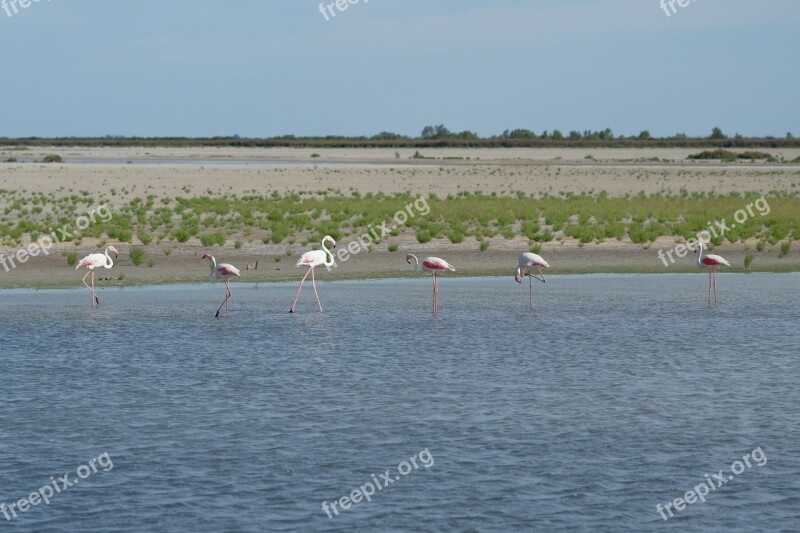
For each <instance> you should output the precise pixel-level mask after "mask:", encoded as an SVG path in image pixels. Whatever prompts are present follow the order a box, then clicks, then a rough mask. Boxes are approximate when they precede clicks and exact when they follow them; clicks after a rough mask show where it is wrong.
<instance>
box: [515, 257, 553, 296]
mask: <svg viewBox="0 0 800 533" xmlns="http://www.w3.org/2000/svg"><path fill="white" fill-rule="evenodd" d="M539 267H546V268H550V265H548V264H547V261H545V260H544V259H542V256H540V255H538V254H535V253H533V252H525V253H521V254H519V266H518V267H517V273H516V274H515V275H514V281H516V282H517V283H522V276H528V308H529V309H533V279H534V278H536V279H538V280H539V281H541V282H542V283H547V279H546V278H545V277H544V274H542V270H541V269H540V268H539ZM534 268H535V269H536V270H538V271H539V275H540V276H541V278H539V277H537V276H536V275H534V274H532V273H531V270H532V269H534Z"/></svg>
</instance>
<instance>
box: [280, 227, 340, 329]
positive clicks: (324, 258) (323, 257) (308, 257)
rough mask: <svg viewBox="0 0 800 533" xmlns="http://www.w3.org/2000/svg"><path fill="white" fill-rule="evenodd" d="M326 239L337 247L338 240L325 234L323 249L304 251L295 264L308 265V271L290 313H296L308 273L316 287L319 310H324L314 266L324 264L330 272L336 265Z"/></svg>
mask: <svg viewBox="0 0 800 533" xmlns="http://www.w3.org/2000/svg"><path fill="white" fill-rule="evenodd" d="M325 241H331V244H333V247H334V248H336V240H335V239H334V238H333V237H331V236H330V235H325V236H324V237H323V238H322V250H311V251H310V252H306V253H304V254H303V255H302V256H301V257H300V259H298V260H297V263H296V264H295V265H294V266H298V267H299V266H307V267H308V272H306V275H305V276H303V279H301V280H300V287H299V288H298V289H297V296H296V297H295V299H294V303H293V304H292V308H291V309H289V312H290V313H294V309H295V307H296V306H297V300H298V299H299V298H300V291H302V290H303V282H305V280H306V278H307V277H308V274H309V273H310V274H311V286H312V287H314V295H315V296H316V297H317V305H319V312H320V313H321V312H322V303H320V301H319V293H317V282H316V280H315V279H314V268H315V267H318V266H320V265H324V266H325V268H327V269H328V272H330V271H331V267H332V266H336V261H334V258H333V252H331V251H330V250H328V249H327V248H326V247H325ZM328 256H330V260H328Z"/></svg>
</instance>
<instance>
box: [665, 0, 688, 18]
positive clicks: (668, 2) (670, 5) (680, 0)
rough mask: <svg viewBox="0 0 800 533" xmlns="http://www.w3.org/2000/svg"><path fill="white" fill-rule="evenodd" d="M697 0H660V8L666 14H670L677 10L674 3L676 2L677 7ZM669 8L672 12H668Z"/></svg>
mask: <svg viewBox="0 0 800 533" xmlns="http://www.w3.org/2000/svg"><path fill="white" fill-rule="evenodd" d="M696 1H697V0H661V3H660V5H661V9H663V10H664V13H666V15H667V16H668V17H669V16H672V15H674V14H675V13H677V12H678V9H677V8H676V7H675V4H678V6H679V7H686V6H688V5H689V4H690V3H692V2H696ZM670 10H671V11H672V13H670Z"/></svg>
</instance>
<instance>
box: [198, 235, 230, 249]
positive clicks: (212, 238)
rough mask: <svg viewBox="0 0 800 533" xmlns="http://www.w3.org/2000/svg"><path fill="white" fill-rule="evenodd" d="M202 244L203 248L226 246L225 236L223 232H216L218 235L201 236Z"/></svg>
mask: <svg viewBox="0 0 800 533" xmlns="http://www.w3.org/2000/svg"><path fill="white" fill-rule="evenodd" d="M200 243H201V244H202V245H203V246H214V245H215V244H219V245H220V246H224V245H225V234H224V233H221V232H216V233H207V234H206V235H200Z"/></svg>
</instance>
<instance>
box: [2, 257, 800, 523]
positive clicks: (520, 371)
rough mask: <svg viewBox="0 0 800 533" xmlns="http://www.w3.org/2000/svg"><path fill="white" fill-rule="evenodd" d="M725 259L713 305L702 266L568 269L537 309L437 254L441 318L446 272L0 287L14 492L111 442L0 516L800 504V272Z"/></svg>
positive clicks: (67, 519)
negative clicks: (218, 313) (608, 271)
mask: <svg viewBox="0 0 800 533" xmlns="http://www.w3.org/2000/svg"><path fill="white" fill-rule="evenodd" d="M718 279H719V283H718V286H719V295H720V304H719V305H717V306H709V305H707V303H706V292H705V291H706V280H707V276H705V275H704V274H703V273H699V274H690V275H627V276H623V275H586V276H550V277H548V283H547V284H541V283H537V285H536V286H535V287H534V289H535V294H534V304H535V308H534V310H533V311H529V310H528V307H527V296H528V295H527V289H528V288H527V287H525V286H524V285H522V286H520V285H517V284H516V283H514V282H513V279H512V278H511V277H510V276H509V277H504V278H479V279H467V278H447V277H442V279H441V281H440V294H439V307H440V313H439V316H438V317H436V318H434V317H432V316H431V313H430V305H431V282H430V280H429V279H408V280H379V281H347V282H320V283H319V284H318V287H319V293H320V298H321V300H322V304H323V306H324V308H325V312H324V313H322V314H321V313H319V312H318V311H317V310H316V309H315V306H316V303H315V301H314V299H313V292H312V291H311V287H310V286H307V288H306V289H305V290H304V293H303V296H302V297H301V301H300V304H299V305H298V313H296V314H294V315H291V314H289V313H288V309H289V306H290V304H291V302H292V300H293V298H294V292H295V290H296V286H295V285H294V284H260V285H255V284H247V283H234V284H232V286H233V299H232V306H231V316H230V318H229V319H224V318H223V319H214V318H213V312H214V310H215V309H216V306H217V305H219V302H220V301H221V300H222V297H223V293H224V289H223V287H222V285H219V284H218V285H213V284H203V285H191V286H163V287H146V288H125V289H105V290H100V291H99V295H100V298H101V302H102V305H101V306H100V307H98V308H97V309H92V308H90V307H89V298H88V293H87V291H85V289H84V290H78V289H76V290H47V291H38V292H36V291H31V290H12V291H0V347H2V348H0V364H2V366H1V367H0V368H2V370H3V374H2V388H0V391H2V392H0V399H1V400H2V409H0V464H2V465H3V468H2V469H1V472H2V473H0V502H4V503H5V504H6V506H8V505H10V504H11V503H13V502H16V501H17V500H19V499H20V498H24V497H27V496H28V495H29V494H30V493H31V492H34V491H37V490H38V489H39V488H40V487H42V486H44V485H46V484H48V483H50V476H54V477H59V476H63V474H65V473H68V474H70V476H69V479H70V480H72V481H75V480H77V479H78V476H77V475H76V470H77V469H78V467H80V466H81V465H85V464H88V462H89V461H90V460H91V459H93V458H97V457H99V456H101V455H102V454H104V453H107V454H108V458H110V460H111V461H113V467H112V468H110V469H108V471H103V469H100V468H98V471H97V472H94V473H91V474H90V475H88V476H86V477H85V479H80V480H79V481H80V483H79V484H77V485H74V486H72V487H69V488H68V489H66V490H64V491H63V492H61V493H58V494H55V495H54V496H53V497H52V498H51V501H50V503H49V505H44V504H43V503H40V504H39V505H37V506H36V507H32V508H30V509H29V510H28V511H27V512H25V513H19V512H18V516H17V517H16V518H12V519H11V520H10V521H6V520H5V518H4V517H3V515H2V514H0V528H3V529H4V530H10V531H58V530H61V529H68V530H76V531H78V530H79V531H98V532H99V531H104V532H106V531H132V530H133V531H139V530H153V531H222V530H227V531H265V530H270V531H311V530H332V531H353V530H366V531H384V530H392V531H399V530H406V531H408V530H411V531H453V530H457V531H458V530H460V531H464V530H480V531H488V530H494V531H503V530H512V529H513V530H518V529H528V530H537V531H557V530H563V531H590V530H591V531H620V530H628V531H656V530H662V529H664V528H669V529H670V530H678V531H704V532H713V531H729V530H750V531H752V530H764V529H768V530H772V531H779V530H784V531H792V530H796V527H797V524H798V523H800V522H798V520H799V519H800V492H798V489H800V439H798V437H800V432H799V431H798V430H799V429H800V416H798V415H799V414H800V413H799V412H798V411H800V408H799V407H798V405H800V392H799V388H798V385H797V384H798V378H800V370H799V368H800V361H799V360H798V345H800V332H799V330H798V319H799V318H800V306H799V304H798V301H800V275H798V274H780V275H778V274H751V275H744V274H720V275H719V276H718ZM223 313H224V309H223ZM759 447H760V448H761V450H762V451H763V456H764V458H766V463H764V464H763V466H758V464H755V460H754V459H749V461H750V462H751V463H752V464H751V466H750V467H749V468H746V469H745V470H744V471H743V472H742V473H741V474H740V475H736V476H733V479H731V480H730V482H728V483H727V484H725V485H724V486H722V487H720V488H718V489H715V490H714V491H713V492H710V494H709V495H708V496H706V502H705V503H701V502H699V501H698V502H696V503H694V504H693V505H689V506H688V507H686V508H685V509H683V510H682V511H674V510H673V512H674V514H675V516H674V517H673V518H670V519H669V520H668V521H667V523H664V520H663V519H662V518H661V516H660V515H659V514H658V513H657V511H656V504H658V503H661V504H662V505H665V504H666V503H667V502H671V501H672V500H674V499H675V498H678V497H682V496H683V495H684V493H685V492H686V491H688V490H690V489H692V487H694V486H695V485H698V484H700V483H702V482H704V481H705V477H704V474H709V475H712V474H716V473H717V472H718V471H719V470H724V471H725V472H727V473H728V474H730V472H731V471H730V467H731V464H732V463H733V462H734V461H736V460H737V459H741V458H742V456H743V455H745V454H747V453H748V452H751V451H752V450H754V449H756V448H759ZM424 450H427V451H428V452H429V454H428V455H425V454H424V453H423V455H420V452H424ZM412 456H416V463H417V468H416V469H414V468H413V467H412V466H410V465H411V461H409V459H410V458H411V457H412ZM423 458H425V459H428V458H430V461H427V462H426V463H427V464H429V467H426V466H425V464H423V461H422V459H423ZM404 461H406V462H407V465H406V466H408V468H409V469H410V470H409V471H408V472H406V475H404V476H400V475H399V474H398V465H400V464H401V463H403V462H404ZM430 462H432V463H433V464H432V465H430ZM101 464H105V465H106V466H107V465H108V462H106V463H101ZM401 468H406V467H405V466H401ZM387 470H389V471H390V476H392V477H399V479H397V480H396V481H395V482H394V483H392V484H390V485H388V486H387V487H385V488H383V489H382V490H380V491H377V492H376V493H375V494H374V495H373V496H371V499H372V501H371V502H367V501H361V502H359V503H357V504H354V505H352V506H351V507H349V509H347V510H343V509H341V508H338V509H337V510H338V512H339V513H340V514H339V515H338V516H337V515H336V514H335V513H332V518H330V519H329V518H328V516H327V515H326V513H325V512H324V511H323V509H322V503H323V501H326V502H328V504H330V503H331V502H332V501H334V500H338V499H339V498H341V497H342V496H346V495H348V494H350V493H351V492H352V491H353V490H354V489H357V488H358V487H360V486H362V485H365V484H367V483H368V482H371V480H372V474H373V473H374V474H375V475H376V477H380V475H381V474H383V473H385V471H387ZM82 472H83V473H86V470H85V469H84V470H83V471H82ZM384 483H385V481H384ZM365 490H368V489H365Z"/></svg>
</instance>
